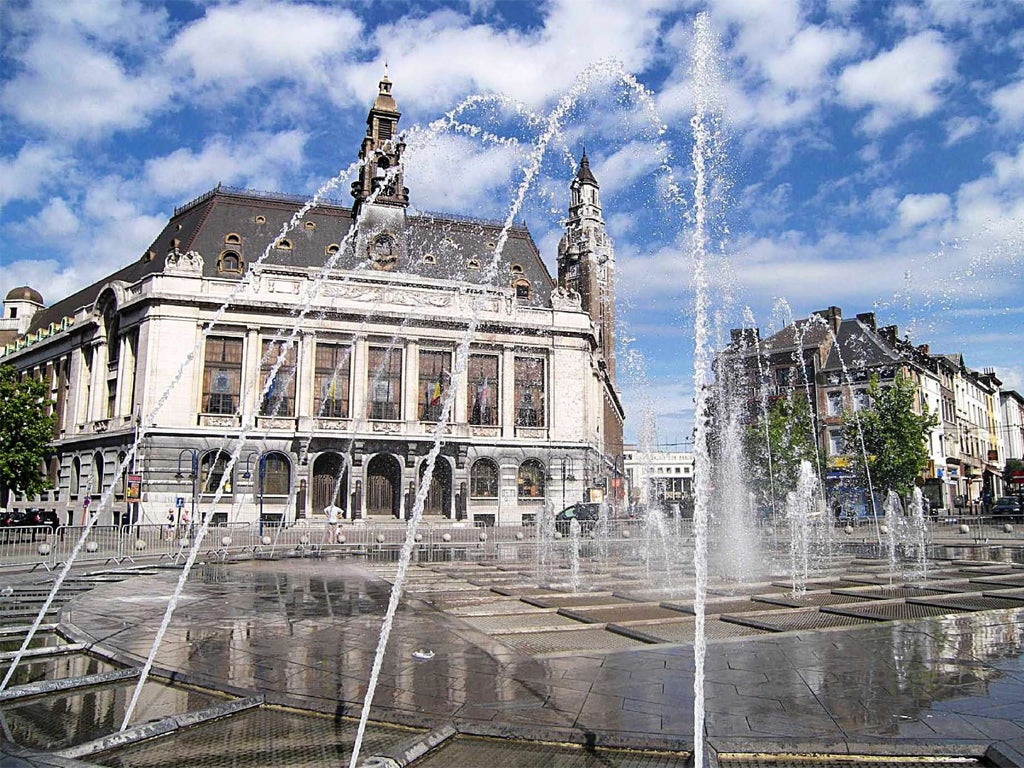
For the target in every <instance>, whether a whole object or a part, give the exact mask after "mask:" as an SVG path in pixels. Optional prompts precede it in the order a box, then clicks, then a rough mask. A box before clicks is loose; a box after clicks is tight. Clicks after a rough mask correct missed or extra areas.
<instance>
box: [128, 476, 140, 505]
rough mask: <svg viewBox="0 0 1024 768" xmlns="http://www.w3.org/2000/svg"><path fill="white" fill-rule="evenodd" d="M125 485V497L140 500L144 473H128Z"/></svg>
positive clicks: (130, 499)
mask: <svg viewBox="0 0 1024 768" xmlns="http://www.w3.org/2000/svg"><path fill="white" fill-rule="evenodd" d="M126 480H127V483H126V487H125V498H126V499H127V500H128V501H138V500H139V499H140V498H141V496H142V475H128V477H127V478H126Z"/></svg>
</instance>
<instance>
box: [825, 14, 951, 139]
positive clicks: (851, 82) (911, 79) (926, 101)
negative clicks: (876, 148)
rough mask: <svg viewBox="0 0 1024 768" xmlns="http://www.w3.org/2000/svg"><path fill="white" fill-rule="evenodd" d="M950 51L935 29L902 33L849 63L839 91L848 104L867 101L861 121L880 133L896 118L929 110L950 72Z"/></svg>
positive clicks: (861, 104) (936, 104)
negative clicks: (867, 56)
mask: <svg viewBox="0 0 1024 768" xmlns="http://www.w3.org/2000/svg"><path fill="white" fill-rule="evenodd" d="M955 71H956V57H955V55H954V53H953V49H952V48H951V47H950V46H948V45H946V44H945V43H944V42H943V41H942V38H941V37H940V36H939V34H938V33H937V32H934V31H927V32H922V33H920V34H917V35H914V36H913V37H909V38H906V39H905V40H903V41H902V42H900V43H899V45H897V46H896V47H895V48H893V49H891V50H888V51H884V52H882V53H880V54H878V55H877V56H876V57H874V58H873V59H869V60H867V61H862V62H859V63H857V64H852V65H850V66H849V67H847V68H846V69H845V70H843V73H842V74H841V75H840V76H839V82H838V86H839V94H840V98H841V99H842V101H843V102H844V103H846V104H848V105H850V106H852V107H867V108H868V110H869V111H868V115H867V117H865V118H864V120H863V121H862V123H861V127H862V128H863V129H864V130H866V131H867V132H869V133H880V132H882V131H884V130H886V129H888V128H890V127H891V126H893V125H895V124H896V123H898V122H900V121H902V120H905V119H910V118H920V117H924V116H925V115H929V114H931V113H932V112H934V111H935V110H936V109H938V108H939V106H940V105H941V103H942V100H941V98H940V93H939V92H940V91H941V89H942V87H943V86H945V85H947V84H948V83H949V82H950V81H951V80H952V79H953V77H954V75H955Z"/></svg>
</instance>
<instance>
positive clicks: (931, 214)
mask: <svg viewBox="0 0 1024 768" xmlns="http://www.w3.org/2000/svg"><path fill="white" fill-rule="evenodd" d="M949 212H950V203H949V195H944V194H934V195H906V196H905V197H904V198H903V199H902V200H900V204H899V206H897V208H896V213H897V214H898V216H899V219H900V226H902V227H903V228H904V229H910V228H911V227H916V226H917V225H919V224H925V223H928V222H931V221H934V220H936V219H943V218H945V217H946V216H948V215H949Z"/></svg>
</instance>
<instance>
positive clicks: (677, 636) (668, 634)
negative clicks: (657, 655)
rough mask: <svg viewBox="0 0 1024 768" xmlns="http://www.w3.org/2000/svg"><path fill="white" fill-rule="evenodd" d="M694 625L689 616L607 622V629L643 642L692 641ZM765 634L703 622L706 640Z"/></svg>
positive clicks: (720, 623)
mask: <svg viewBox="0 0 1024 768" xmlns="http://www.w3.org/2000/svg"><path fill="white" fill-rule="evenodd" d="M695 625H696V619H693V618H689V619H680V620H678V621H663V622H659V623H657V624H630V625H629V626H622V625H619V624H609V625H608V629H609V630H610V631H613V632H619V633H621V634H624V635H626V636H627V637H634V638H636V639H637V640H642V641H643V642H645V643H692V642H693V634H694V627H695ZM765 634H768V631H767V630H764V629H757V628H755V627H749V626H745V625H742V624H731V623H729V622H727V621H719V620H718V619H716V618H711V619H708V620H707V621H706V622H705V623H704V637H705V638H706V639H707V640H728V639H729V638H731V637H749V636H750V635H765Z"/></svg>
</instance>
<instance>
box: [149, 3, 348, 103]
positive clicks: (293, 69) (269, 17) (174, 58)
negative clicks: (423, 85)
mask: <svg viewBox="0 0 1024 768" xmlns="http://www.w3.org/2000/svg"><path fill="white" fill-rule="evenodd" d="M361 33H362V23H361V22H360V21H359V19H357V18H356V17H355V16H354V15H353V14H352V13H351V12H350V11H347V10H342V9H335V8H330V7H318V6H313V5H304V4H296V5H291V4H275V3H269V2H263V1H262V0H245V1H244V2H240V3H234V4H231V5H221V6H213V7H210V8H208V9H207V12H206V14H205V15H204V16H203V17H202V18H201V19H199V20H198V21H195V22H193V23H192V24H191V25H189V26H188V27H186V28H185V29H184V30H183V31H182V32H181V33H180V34H179V35H178V36H177V37H176V39H175V40H174V42H173V44H172V45H171V47H170V49H169V50H168V52H167V62H168V64H169V65H170V66H173V67H185V68H187V70H188V71H189V72H190V74H191V77H192V80H193V81H194V82H195V83H196V84H198V85H199V86H200V87H207V86H216V90H217V91H218V92H219V93H221V94H223V93H225V92H229V91H238V92H239V93H238V94H237V95H239V96H241V92H242V91H244V90H245V89H248V88H251V87H253V86H255V85H258V84H259V83H263V82H268V81H272V80H291V81H304V82H307V83H309V84H322V83H323V82H324V81H325V73H326V71H327V70H326V65H327V63H328V62H329V61H331V60H333V59H341V58H344V57H346V56H348V55H351V53H352V49H353V47H355V46H356V44H357V43H358V41H359V38H360V34H361Z"/></svg>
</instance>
